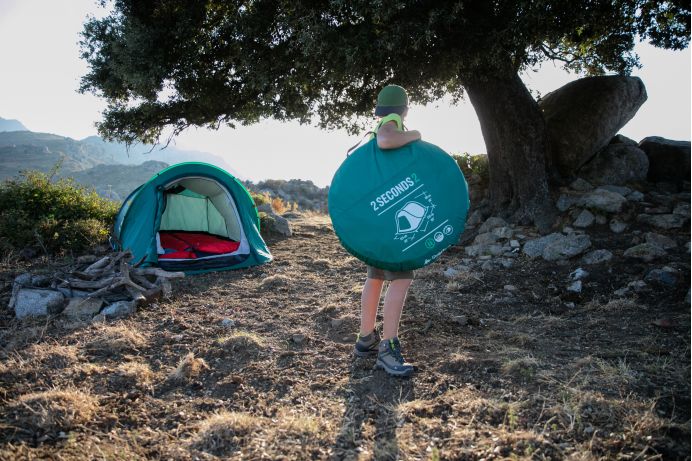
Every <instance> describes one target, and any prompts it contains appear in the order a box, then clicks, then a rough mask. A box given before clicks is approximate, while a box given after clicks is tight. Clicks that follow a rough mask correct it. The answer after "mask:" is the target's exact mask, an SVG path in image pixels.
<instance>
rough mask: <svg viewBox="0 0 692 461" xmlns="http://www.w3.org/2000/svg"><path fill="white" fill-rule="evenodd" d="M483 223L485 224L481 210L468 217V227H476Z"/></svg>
mask: <svg viewBox="0 0 692 461" xmlns="http://www.w3.org/2000/svg"><path fill="white" fill-rule="evenodd" d="M482 222H483V213H481V210H476V211H474V212H473V213H471V216H469V217H468V219H467V220H466V225H467V226H468V227H475V226H477V225H479V224H480V223H482Z"/></svg>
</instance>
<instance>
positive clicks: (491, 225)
mask: <svg viewBox="0 0 692 461" xmlns="http://www.w3.org/2000/svg"><path fill="white" fill-rule="evenodd" d="M496 227H507V222H506V221H505V220H504V219H502V218H497V217H495V216H491V217H489V218H488V219H486V220H485V222H484V223H483V224H482V225H481V227H479V228H478V233H479V234H483V233H485V232H490V231H491V230H493V229H495V228H496Z"/></svg>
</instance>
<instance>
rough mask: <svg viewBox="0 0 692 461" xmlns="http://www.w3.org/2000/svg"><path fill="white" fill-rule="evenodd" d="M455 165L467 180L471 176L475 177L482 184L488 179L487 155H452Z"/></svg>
mask: <svg viewBox="0 0 692 461" xmlns="http://www.w3.org/2000/svg"><path fill="white" fill-rule="evenodd" d="M452 157H453V158H454V160H456V162H457V165H459V168H460V169H461V172H462V173H464V176H466V178H467V179H468V178H469V177H470V176H471V175H474V174H475V175H477V176H478V177H479V178H480V179H481V181H482V182H487V181H488V179H489V177H490V170H489V168H488V156H487V155H473V154H469V153H468V152H464V153H462V154H452Z"/></svg>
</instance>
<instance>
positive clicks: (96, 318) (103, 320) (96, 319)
mask: <svg viewBox="0 0 692 461" xmlns="http://www.w3.org/2000/svg"><path fill="white" fill-rule="evenodd" d="M91 323H106V316H105V315H103V314H96V315H95V316H93V317H92V319H91Z"/></svg>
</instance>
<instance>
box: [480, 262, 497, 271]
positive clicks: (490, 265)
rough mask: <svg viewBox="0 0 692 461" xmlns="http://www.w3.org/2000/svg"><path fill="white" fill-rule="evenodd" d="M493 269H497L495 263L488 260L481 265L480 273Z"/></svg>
mask: <svg viewBox="0 0 692 461" xmlns="http://www.w3.org/2000/svg"><path fill="white" fill-rule="evenodd" d="M494 269H497V263H496V262H495V261H493V260H488V261H485V262H484V263H483V264H481V270H482V271H491V270H494Z"/></svg>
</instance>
